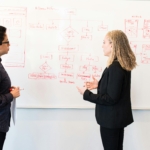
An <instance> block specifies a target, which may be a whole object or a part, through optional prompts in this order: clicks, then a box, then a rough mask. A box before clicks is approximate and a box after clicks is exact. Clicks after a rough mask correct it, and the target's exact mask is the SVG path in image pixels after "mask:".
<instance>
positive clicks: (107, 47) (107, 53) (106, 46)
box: [102, 36, 112, 56]
mask: <svg viewBox="0 0 150 150" xmlns="http://www.w3.org/2000/svg"><path fill="white" fill-rule="evenodd" d="M102 48H103V52H104V56H110V54H111V52H112V43H111V42H110V41H109V39H108V37H107V36H105V38H104V40H103V45H102Z"/></svg>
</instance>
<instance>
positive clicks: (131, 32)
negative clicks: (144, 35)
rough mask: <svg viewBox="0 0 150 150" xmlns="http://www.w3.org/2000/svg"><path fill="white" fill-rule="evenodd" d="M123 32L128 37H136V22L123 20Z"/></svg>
mask: <svg viewBox="0 0 150 150" xmlns="http://www.w3.org/2000/svg"><path fill="white" fill-rule="evenodd" d="M125 32H126V34H127V35H128V36H130V37H137V34H138V20H132V19H131V20H125Z"/></svg>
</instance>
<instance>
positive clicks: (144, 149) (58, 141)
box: [4, 109, 150, 150]
mask: <svg viewBox="0 0 150 150" xmlns="http://www.w3.org/2000/svg"><path fill="white" fill-rule="evenodd" d="M133 115H134V120H135V122H134V123H133V124H132V125H130V126H128V127H127V128H126V129H125V140H124V150H150V142H149V141H150V111H149V110H134V111H133ZM4 150H103V148H102V143H101V139H100V134H99V126H98V125H97V123H96V120H95V112H94V109H17V123H16V125H15V127H14V125H11V128H10V131H9V132H8V134H7V139H6V142H5V145H4Z"/></svg>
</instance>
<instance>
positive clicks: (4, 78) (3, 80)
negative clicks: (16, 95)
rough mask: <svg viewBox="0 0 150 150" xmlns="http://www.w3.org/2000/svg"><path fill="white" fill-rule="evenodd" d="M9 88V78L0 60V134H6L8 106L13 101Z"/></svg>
mask: <svg viewBox="0 0 150 150" xmlns="http://www.w3.org/2000/svg"><path fill="white" fill-rule="evenodd" d="M10 87H11V81H10V78H9V76H8V74H7V72H6V71H5V69H4V67H3V65H2V64H1V58H0V132H7V131H8V130H9V126H10V117H11V115H10V106H11V101H12V100H13V95H12V94H11V93H10V91H9V89H10Z"/></svg>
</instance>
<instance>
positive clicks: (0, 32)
mask: <svg viewBox="0 0 150 150" xmlns="http://www.w3.org/2000/svg"><path fill="white" fill-rule="evenodd" d="M5 34H6V28H5V27H3V26H0V45H2V41H3V40H4V37H5Z"/></svg>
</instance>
